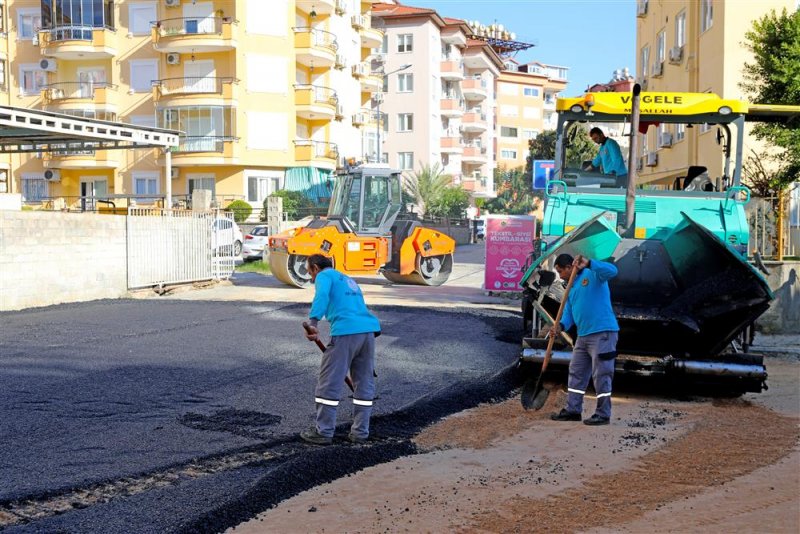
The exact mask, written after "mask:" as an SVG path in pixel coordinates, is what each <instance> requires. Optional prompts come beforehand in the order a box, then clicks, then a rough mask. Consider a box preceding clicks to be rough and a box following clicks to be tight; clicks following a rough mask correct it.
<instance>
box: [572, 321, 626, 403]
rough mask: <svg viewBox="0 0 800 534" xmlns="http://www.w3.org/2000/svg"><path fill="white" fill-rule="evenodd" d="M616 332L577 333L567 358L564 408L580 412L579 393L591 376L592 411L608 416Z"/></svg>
mask: <svg viewBox="0 0 800 534" xmlns="http://www.w3.org/2000/svg"><path fill="white" fill-rule="evenodd" d="M617 337H618V335H617V332H597V333H595V334H589V335H588V336H579V337H578V339H577V340H576V341H575V348H574V349H573V351H572V359H571V360H570V362H569V380H568V381H567V411H568V412H570V413H581V412H582V411H583V396H584V395H585V394H586V387H587V386H588V385H589V378H592V379H593V382H594V391H595V394H596V395H597V408H596V409H595V413H596V414H597V415H599V416H600V417H605V418H607V419H610V418H611V382H612V380H613V378H614V360H615V358H616V355H617Z"/></svg>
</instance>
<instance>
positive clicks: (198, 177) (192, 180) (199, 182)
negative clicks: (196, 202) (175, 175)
mask: <svg viewBox="0 0 800 534" xmlns="http://www.w3.org/2000/svg"><path fill="white" fill-rule="evenodd" d="M187 178H188V183H189V194H190V195H191V194H192V191H194V190H195V189H206V190H208V191H211V198H214V197H216V194H217V187H216V180H215V179H214V176H210V175H203V174H190V175H189V176H187Z"/></svg>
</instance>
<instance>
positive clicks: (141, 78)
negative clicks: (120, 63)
mask: <svg viewBox="0 0 800 534" xmlns="http://www.w3.org/2000/svg"><path fill="white" fill-rule="evenodd" d="M130 65H131V91H134V92H137V93H149V92H150V91H151V90H152V87H153V80H157V79H158V60H157V59H132V60H131V61H130Z"/></svg>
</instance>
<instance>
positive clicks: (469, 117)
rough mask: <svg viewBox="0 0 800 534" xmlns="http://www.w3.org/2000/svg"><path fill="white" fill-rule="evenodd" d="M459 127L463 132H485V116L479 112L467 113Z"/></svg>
mask: <svg viewBox="0 0 800 534" xmlns="http://www.w3.org/2000/svg"><path fill="white" fill-rule="evenodd" d="M461 127H462V128H463V129H464V131H465V132H485V131H486V128H487V125H486V114H485V113H481V112H480V111H468V112H467V113H464V116H463V117H462V118H461Z"/></svg>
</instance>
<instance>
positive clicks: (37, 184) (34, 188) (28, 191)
mask: <svg viewBox="0 0 800 534" xmlns="http://www.w3.org/2000/svg"><path fill="white" fill-rule="evenodd" d="M48 196H50V183H49V182H48V181H47V180H45V179H44V174H43V173H41V172H26V173H23V174H22V200H24V201H25V202H37V201H39V200H42V199H45V198H47V197H48Z"/></svg>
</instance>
